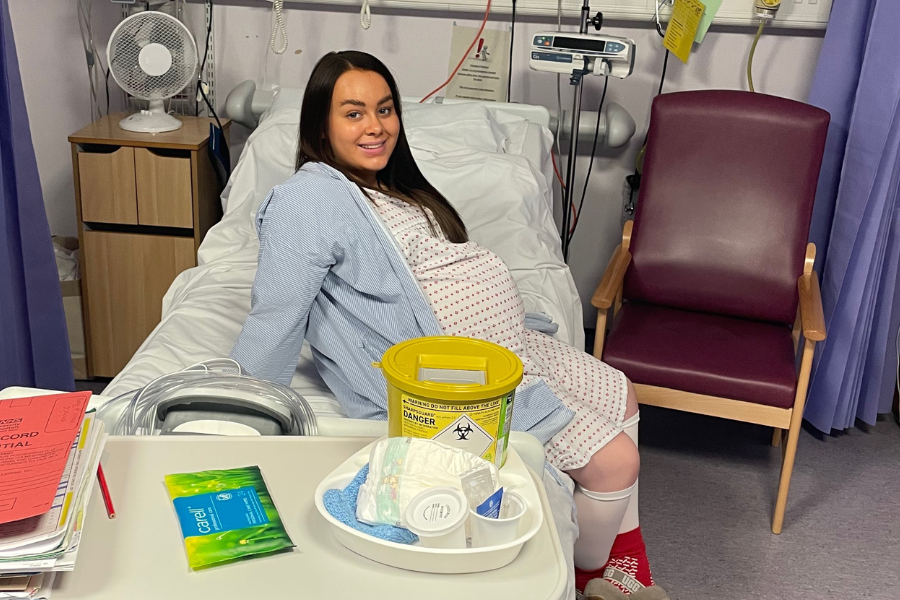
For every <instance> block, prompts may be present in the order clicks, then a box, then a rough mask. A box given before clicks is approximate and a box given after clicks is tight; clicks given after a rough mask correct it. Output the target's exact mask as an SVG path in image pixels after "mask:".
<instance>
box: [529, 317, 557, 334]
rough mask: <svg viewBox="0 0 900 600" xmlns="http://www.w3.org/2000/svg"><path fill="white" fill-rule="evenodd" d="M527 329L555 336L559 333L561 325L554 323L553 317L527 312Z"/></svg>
mask: <svg viewBox="0 0 900 600" xmlns="http://www.w3.org/2000/svg"><path fill="white" fill-rule="evenodd" d="M525 329H531V330H533V331H540V332H541V333H546V334H547V335H554V334H556V332H558V331H559V323H554V322H553V317H551V316H550V315H548V314H547V313H545V312H527V313H525Z"/></svg>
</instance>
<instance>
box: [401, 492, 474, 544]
mask: <svg viewBox="0 0 900 600" xmlns="http://www.w3.org/2000/svg"><path fill="white" fill-rule="evenodd" d="M468 514H469V503H468V501H467V500H466V497H465V495H464V494H463V493H462V491H461V490H459V489H457V488H455V487H446V486H445V487H433V488H428V489H426V490H424V491H422V492H419V493H418V494H417V495H416V497H415V498H413V499H412V500H410V502H409V504H408V505H407V506H406V510H405V511H404V514H403V519H404V521H406V526H407V527H408V528H409V530H410V531H412V532H413V533H414V534H416V535H417V536H419V543H420V544H421V545H422V546H425V547H426V548H444V549H462V548H465V547H466V528H465V527H464V525H465V522H466V517H467V516H468Z"/></svg>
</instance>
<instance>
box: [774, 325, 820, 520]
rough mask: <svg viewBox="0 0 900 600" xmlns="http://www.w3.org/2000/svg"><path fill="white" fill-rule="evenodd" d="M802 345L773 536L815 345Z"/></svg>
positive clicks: (790, 470)
mask: <svg viewBox="0 0 900 600" xmlns="http://www.w3.org/2000/svg"><path fill="white" fill-rule="evenodd" d="M803 344H804V345H803V359H802V360H801V362H800V374H799V377H798V378H797V394H796V396H795V397H794V409H793V412H792V413H791V426H790V429H789V430H788V436H787V440H786V442H785V444H784V450H783V452H784V461H783V462H782V464H781V481H780V483H779V485H778V498H777V499H776V501H775V515H774V517H773V518H772V533H775V534H778V533H781V528H782V526H783V525H784V512H785V509H786V508H787V497H788V490H789V488H790V487H791V474H792V473H793V471H794V458H795V457H796V456H797V442H798V441H799V440H800V425H801V424H802V423H803V408H804V406H805V405H806V392H807V389H808V388H809V373H810V370H811V369H812V359H813V351H814V350H815V347H816V343H815V342H812V341H810V340H805V341H804V343H803Z"/></svg>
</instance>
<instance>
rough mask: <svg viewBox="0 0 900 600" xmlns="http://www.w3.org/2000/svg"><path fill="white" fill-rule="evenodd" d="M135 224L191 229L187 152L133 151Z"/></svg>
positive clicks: (189, 159)
mask: <svg viewBox="0 0 900 600" xmlns="http://www.w3.org/2000/svg"><path fill="white" fill-rule="evenodd" d="M134 166H135V173H136V179H137V206H138V222H139V223H140V224H141V225H156V226H160V227H187V228H192V227H193V226H194V206H193V195H192V193H191V157H190V153H189V152H186V151H179V150H155V149H154V150H151V149H148V148H135V149H134Z"/></svg>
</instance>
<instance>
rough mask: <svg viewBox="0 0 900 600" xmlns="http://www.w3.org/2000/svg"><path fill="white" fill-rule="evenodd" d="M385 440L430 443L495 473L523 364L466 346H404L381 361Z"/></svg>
mask: <svg viewBox="0 0 900 600" xmlns="http://www.w3.org/2000/svg"><path fill="white" fill-rule="evenodd" d="M374 366H375V367H379V368H380V369H381V370H382V372H383V373H384V377H385V379H387V383H388V386H387V392H388V435H389V436H391V437H417V438H428V439H433V440H436V441H439V442H442V443H444V444H447V445H449V446H454V447H456V448H461V449H463V450H467V451H469V452H471V453H472V454H476V455H478V456H480V457H482V458H484V459H485V460H487V461H489V462H492V463H494V464H495V465H497V466H498V467H501V466H502V465H503V463H504V462H505V461H506V446H507V442H508V441H509V430H510V422H511V420H512V411H513V402H514V400H515V395H516V386H518V385H519V383H520V382H521V381H522V361H521V360H519V357H518V356H516V355H515V354H514V353H512V352H510V351H509V350H507V349H506V348H504V347H502V346H498V345H497V344H492V343H490V342H484V341H482V340H475V339H471V338H462V337H452V336H435V337H424V338H415V339H411V340H407V341H405V342H402V343H400V344H397V345H395V346H392V347H391V348H389V349H388V351H387V352H385V353H384V356H383V357H382V359H381V362H380V363H374Z"/></svg>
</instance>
